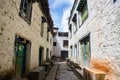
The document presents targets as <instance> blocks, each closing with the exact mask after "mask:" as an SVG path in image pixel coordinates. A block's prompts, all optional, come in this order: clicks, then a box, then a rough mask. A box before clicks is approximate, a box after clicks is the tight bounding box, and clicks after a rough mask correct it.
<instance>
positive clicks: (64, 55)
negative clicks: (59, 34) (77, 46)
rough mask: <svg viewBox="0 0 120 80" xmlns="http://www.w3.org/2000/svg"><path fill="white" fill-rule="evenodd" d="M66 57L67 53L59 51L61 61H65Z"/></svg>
mask: <svg viewBox="0 0 120 80" xmlns="http://www.w3.org/2000/svg"><path fill="white" fill-rule="evenodd" d="M67 57H68V51H61V58H62V60H66V58H67Z"/></svg>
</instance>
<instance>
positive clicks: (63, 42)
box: [53, 28, 68, 59]
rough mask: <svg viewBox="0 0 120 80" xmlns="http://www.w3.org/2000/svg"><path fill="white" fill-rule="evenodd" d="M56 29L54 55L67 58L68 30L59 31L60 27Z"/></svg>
mask: <svg viewBox="0 0 120 80" xmlns="http://www.w3.org/2000/svg"><path fill="white" fill-rule="evenodd" d="M55 30H56V31H55ZM54 31H55V32H54V37H53V56H57V57H61V58H63V59H66V58H67V57H68V32H58V28H54Z"/></svg>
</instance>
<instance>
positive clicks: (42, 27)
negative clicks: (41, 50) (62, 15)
mask: <svg viewBox="0 0 120 80" xmlns="http://www.w3.org/2000/svg"><path fill="white" fill-rule="evenodd" d="M41 19H42V20H41V36H42V37H43V32H44V23H45V22H46V19H45V17H43V16H42V17H41Z"/></svg>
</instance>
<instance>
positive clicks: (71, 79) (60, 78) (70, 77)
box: [56, 62, 79, 80]
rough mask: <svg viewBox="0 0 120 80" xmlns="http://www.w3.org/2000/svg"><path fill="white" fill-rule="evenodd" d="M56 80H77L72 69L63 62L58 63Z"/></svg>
mask: <svg viewBox="0 0 120 80" xmlns="http://www.w3.org/2000/svg"><path fill="white" fill-rule="evenodd" d="M56 80H79V79H78V77H77V76H76V75H75V74H74V72H73V71H72V69H71V68H70V67H69V66H67V64H66V63H65V62H60V63H59V67H58V71H57V75H56Z"/></svg>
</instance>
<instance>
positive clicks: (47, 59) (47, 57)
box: [46, 49, 49, 61]
mask: <svg viewBox="0 0 120 80" xmlns="http://www.w3.org/2000/svg"><path fill="white" fill-rule="evenodd" d="M46 61H49V49H47V50H46Z"/></svg>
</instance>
